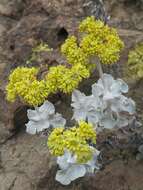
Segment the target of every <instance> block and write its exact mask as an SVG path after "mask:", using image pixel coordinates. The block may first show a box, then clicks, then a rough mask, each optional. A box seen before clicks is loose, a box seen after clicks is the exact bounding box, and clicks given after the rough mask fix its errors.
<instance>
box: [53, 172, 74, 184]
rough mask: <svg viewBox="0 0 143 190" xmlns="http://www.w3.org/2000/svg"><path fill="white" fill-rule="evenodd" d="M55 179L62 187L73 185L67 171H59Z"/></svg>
mask: <svg viewBox="0 0 143 190" xmlns="http://www.w3.org/2000/svg"><path fill="white" fill-rule="evenodd" d="M55 179H56V181H58V182H60V183H61V184H62V185H69V184H70V183H71V180H70V178H68V176H67V173H66V170H58V171H57V173H56V177H55Z"/></svg>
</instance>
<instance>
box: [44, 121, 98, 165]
mask: <svg viewBox="0 0 143 190" xmlns="http://www.w3.org/2000/svg"><path fill="white" fill-rule="evenodd" d="M89 141H90V142H91V143H94V144H95V143H96V132H95V130H94V128H93V126H92V125H91V124H88V123H86V122H85V121H81V122H80V123H79V126H78V127H72V128H70V129H67V130H64V129H63V128H62V129H61V128H56V129H54V131H53V132H52V133H51V135H50V136H49V138H48V142H47V145H48V147H49V149H50V152H51V153H52V154H53V155H55V156H61V155H63V154H64V151H65V150H69V151H70V152H71V153H73V154H74V155H76V156H77V162H78V163H86V162H87V161H89V160H91V158H92V156H93V148H91V147H90V146H89V144H88V142H89Z"/></svg>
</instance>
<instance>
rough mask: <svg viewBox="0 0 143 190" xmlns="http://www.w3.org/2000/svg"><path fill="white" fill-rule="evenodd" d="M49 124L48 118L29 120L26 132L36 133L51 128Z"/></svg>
mask: <svg viewBox="0 0 143 190" xmlns="http://www.w3.org/2000/svg"><path fill="white" fill-rule="evenodd" d="M49 126H50V125H49V122H48V121H46V120H41V121H39V122H34V121H29V122H28V123H27V124H26V132H27V133H29V134H36V132H41V131H43V130H44V129H47V128H49Z"/></svg>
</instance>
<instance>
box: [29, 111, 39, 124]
mask: <svg viewBox="0 0 143 190" xmlns="http://www.w3.org/2000/svg"><path fill="white" fill-rule="evenodd" d="M27 117H28V119H29V120H32V121H39V120H40V119H41V116H40V114H39V113H38V112H37V110H31V109H28V110H27Z"/></svg>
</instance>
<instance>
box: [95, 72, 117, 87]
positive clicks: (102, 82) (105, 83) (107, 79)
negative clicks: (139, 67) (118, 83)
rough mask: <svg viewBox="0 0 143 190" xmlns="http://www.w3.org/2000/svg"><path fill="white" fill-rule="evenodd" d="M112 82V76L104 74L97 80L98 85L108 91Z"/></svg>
mask: <svg viewBox="0 0 143 190" xmlns="http://www.w3.org/2000/svg"><path fill="white" fill-rule="evenodd" d="M114 81H115V80H114V79H113V77H112V75H109V74H106V73H104V74H103V78H102V79H99V80H98V84H99V85H103V86H104V88H105V87H106V88H107V89H110V87H111V85H112V84H113V83H114Z"/></svg>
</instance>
